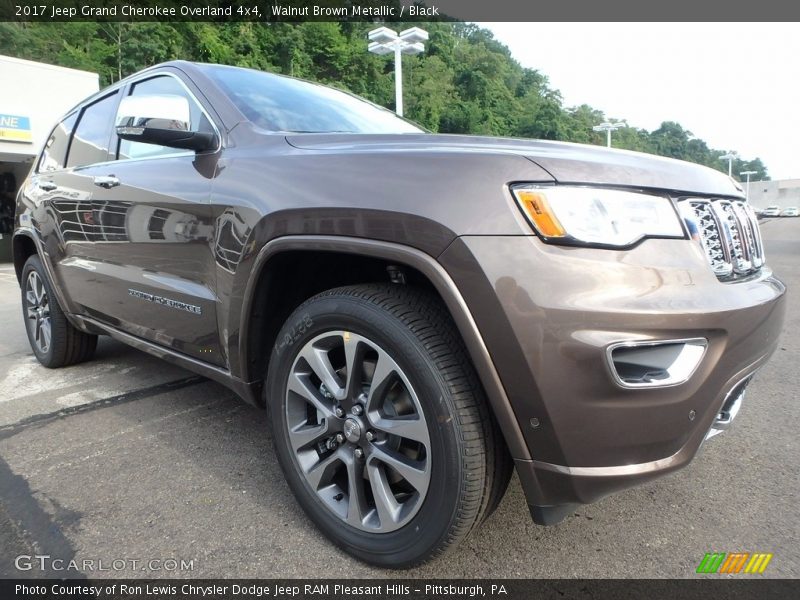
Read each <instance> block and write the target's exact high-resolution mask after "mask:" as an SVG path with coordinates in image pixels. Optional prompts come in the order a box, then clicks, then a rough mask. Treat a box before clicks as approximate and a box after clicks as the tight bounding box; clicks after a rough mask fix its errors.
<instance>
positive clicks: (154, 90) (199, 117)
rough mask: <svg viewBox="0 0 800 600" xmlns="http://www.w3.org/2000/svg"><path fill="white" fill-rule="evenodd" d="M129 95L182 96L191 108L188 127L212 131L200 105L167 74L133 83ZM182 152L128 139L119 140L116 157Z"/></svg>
mask: <svg viewBox="0 0 800 600" xmlns="http://www.w3.org/2000/svg"><path fill="white" fill-rule="evenodd" d="M130 95H131V96H182V97H184V98H186V99H187V100H188V101H189V108H190V110H191V123H190V124H189V128H190V129H191V130H192V131H206V132H213V131H214V129H213V128H212V127H211V123H209V121H208V118H207V117H206V116H205V115H204V114H203V111H202V110H201V109H200V105H199V104H197V101H196V100H195V99H194V98H193V97H192V95H191V94H189V93H188V92H187V91H186V89H184V87H183V86H182V85H181V84H180V83H179V82H178V81H177V80H176V79H175V78H174V77H167V76H164V75H162V76H160V77H153V78H152V79H145V80H144V81H141V82H139V83H136V84H134V86H133V88H132V89H131V94H130ZM176 152H182V150H178V149H175V148H168V147H167V146H156V145H155V144H143V143H142V142H132V141H130V140H120V142H119V152H118V154H117V158H118V159H120V160H123V159H126V158H144V157H151V156H162V155H164V154H175V153H176Z"/></svg>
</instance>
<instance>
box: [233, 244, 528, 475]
mask: <svg viewBox="0 0 800 600" xmlns="http://www.w3.org/2000/svg"><path fill="white" fill-rule="evenodd" d="M297 250H308V251H327V252H340V253H342V252H343V253H347V254H356V255H362V256H370V257H374V258H380V259H384V260H390V261H393V262H397V263H399V264H404V265H406V266H409V267H412V268H414V269H416V270H417V271H419V272H420V273H422V274H423V275H424V276H425V277H426V278H427V279H428V281H430V282H431V284H432V285H433V286H434V288H435V289H436V291H437V292H438V293H439V295H440V296H441V298H442V300H443V301H444V303H445V305H446V306H447V309H448V310H449V312H450V314H451V316H452V318H453V321H454V322H455V324H456V327H457V328H458V331H459V333H460V334H461V338H462V339H463V340H464V344H465V346H466V348H467V352H468V353H469V356H470V358H471V359H472V364H473V365H474V367H475V370H476V372H477V374H478V377H479V379H480V381H481V383H482V385H483V389H484V391H485V392H486V395H487V397H488V399H489V403H490V405H491V409H492V411H493V413H494V416H495V418H496V419H497V422H498V424H499V426H500V429H501V430H502V432H503V436H504V438H505V441H506V444H507V445H508V449H509V452H510V453H511V456H513V457H514V458H515V459H521V460H531V455H530V450H529V449H528V446H527V444H526V443H525V438H524V437H523V435H522V430H521V429H520V425H519V421H518V420H517V417H516V415H515V413H514V410H513V408H512V406H511V402H510V400H509V398H508V395H507V394H506V391H505V388H504V387H503V384H502V381H501V380H500V376H499V375H498V373H497V369H496V368H495V365H494V362H493V361H492V358H491V355H490V354H489V350H488V348H487V347H486V343H485V342H484V340H483V337H482V336H481V333H480V331H479V330H478V326H477V324H476V322H475V319H474V318H473V316H472V313H471V312H470V310H469V307H468V306H467V303H466V301H465V300H464V297H463V296H462V295H461V292H460V291H459V289H458V287H457V286H456V284H455V282H454V281H453V279H452V278H451V277H450V275H449V274H448V273H447V271H445V269H444V267H442V265H441V264H439V262H438V261H437V260H436V259H435V258H433V257H432V256H430V255H429V254H426V253H424V252H422V251H420V250H417V249H416V248H412V247H410V246H405V245H403V244H397V243H393V242H384V241H379V240H371V239H363V238H355V237H346V236H327V235H290V236H284V237H279V238H275V239H273V240H271V241H269V242H267V243H266V244H265V245H264V246H263V247H262V248H261V250H260V251H259V253H258V255H257V256H256V258H255V261H254V263H253V268H252V271H251V273H250V277H249V278H248V281H247V285H246V288H245V294H244V299H243V304H242V312H241V316H240V331H241V332H242V335H240V337H239V347H238V350H239V356H240V364H241V365H246V364H247V335H246V332H247V331H249V329H248V327H249V320H250V314H251V312H252V302H253V299H254V297H255V290H256V285H257V282H258V281H259V279H260V277H261V273H262V270H263V269H264V266H265V265H266V263H267V261H268V260H269V259H270V258H272V257H274V256H276V255H277V254H280V253H282V252H288V251H297ZM242 375H244V373H242Z"/></svg>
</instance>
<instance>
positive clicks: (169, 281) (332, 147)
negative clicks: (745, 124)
mask: <svg viewBox="0 0 800 600" xmlns="http://www.w3.org/2000/svg"><path fill="white" fill-rule="evenodd" d="M14 260H15V265H16V270H17V275H18V277H19V281H20V284H21V286H22V299H23V312H24V318H25V322H26V323H27V327H28V334H29V337H30V341H31V346H32V348H33V351H34V353H35V354H36V356H37V357H38V359H39V360H40V361H41V362H42V364H44V365H45V366H48V367H60V366H65V365H68V364H72V363H76V362H79V361H81V360H85V359H87V358H89V357H90V356H91V354H92V352H93V350H94V348H95V345H96V343H97V337H96V336H97V335H99V334H107V335H110V336H112V337H114V338H116V339H119V340H122V341H123V342H126V343H128V344H131V345H133V346H135V347H136V348H139V349H141V350H144V351H146V352H150V353H152V354H155V355H157V356H160V357H163V358H165V359H168V360H171V361H173V362H176V363H178V364H180V365H182V366H184V367H186V368H188V369H191V370H193V371H196V372H198V373H201V374H203V375H205V376H207V377H210V378H212V379H215V380H217V381H220V382H222V383H224V384H225V385H227V386H229V387H230V388H232V389H233V390H235V391H236V392H237V393H238V394H240V395H241V396H242V397H243V398H244V399H245V400H247V401H248V402H251V403H253V404H255V405H258V406H264V407H266V409H267V410H268V411H269V414H270V416H271V420H270V422H271V427H272V432H271V433H272V438H273V440H274V444H275V451H276V455H277V457H278V460H279V461H280V463H281V465H282V467H283V470H284V472H285V474H286V478H287V481H288V483H289V486H290V487H291V489H292V491H293V492H294V493H295V495H296V496H297V499H298V501H299V502H300V503H301V504H302V506H303V508H304V509H305V511H306V512H307V513H308V515H309V517H310V518H311V519H312V520H313V521H314V523H316V525H317V526H318V527H319V528H320V529H321V530H322V531H323V532H324V533H325V534H326V535H327V536H329V537H330V538H331V539H332V540H333V541H334V542H335V543H336V544H338V545H340V546H341V547H342V548H344V549H345V550H347V551H348V552H350V553H352V554H353V555H355V556H357V557H359V558H361V559H363V560H366V561H368V562H371V563H374V564H378V565H382V566H388V567H405V566H410V565H414V564H418V563H420V562H423V561H425V560H427V559H430V558H432V557H434V556H437V555H439V554H440V553H442V552H443V551H445V550H446V549H447V548H448V547H451V546H453V545H454V544H456V543H458V542H460V541H461V540H462V539H464V538H465V537H466V536H467V535H468V534H469V533H470V532H471V531H472V530H473V529H474V528H475V527H476V526H477V525H478V524H479V523H481V522H482V521H484V520H485V519H486V518H487V517H488V516H489V515H490V514H491V512H492V511H493V510H494V508H495V507H496V506H497V504H498V502H499V501H500V499H501V498H502V496H503V493H504V491H505V489H506V486H507V485H508V481H509V478H510V476H511V472H512V468H513V467H516V471H517V473H518V475H519V478H520V481H521V483H522V486H523V489H524V491H525V495H526V497H527V500H528V503H529V505H530V507H531V513H532V515H533V519H534V520H535V521H536V522H537V523H541V524H552V523H556V522H558V521H559V520H561V519H562V518H563V517H564V515H565V514H567V513H568V512H569V511H570V510H572V508H573V506H574V504H575V503H587V502H592V501H594V500H597V499H598V498H600V497H602V496H604V495H606V494H609V493H611V492H614V491H616V490H621V489H623V488H626V487H629V486H632V485H635V484H638V483H641V482H644V481H647V480H649V479H652V478H653V477H656V476H659V475H663V474H665V473H668V472H670V471H673V470H675V469H677V468H679V467H681V466H683V465H685V464H687V463H688V462H689V461H690V460H691V458H692V457H693V456H694V454H695V453H696V452H697V450H698V448H699V447H700V445H701V444H702V443H703V440H705V439H706V438H708V437H710V436H711V435H713V434H715V433H717V432H718V431H720V430H722V429H724V428H725V427H726V426H727V425H728V423H730V421H731V420H732V419H733V417H734V416H735V415H736V412H737V411H738V410H739V407H740V404H741V402H742V398H743V396H744V391H745V387H746V386H747V383H748V381H749V380H750V378H751V377H752V376H753V374H754V373H755V371H756V370H757V369H758V368H759V367H760V366H761V365H763V364H764V361H766V360H767V358H768V357H769V355H770V353H771V352H772V351H773V350H774V349H775V345H776V340H777V336H778V332H779V331H780V328H781V321H782V319H783V311H784V306H785V303H784V291H785V289H784V286H783V284H782V283H781V282H780V281H779V280H778V279H776V278H775V277H774V276H773V275H772V272H771V271H770V269H769V268H768V267H766V266H765V264H764V253H763V249H762V243H761V238H760V235H759V229H758V224H757V221H756V218H755V216H754V214H753V211H752V209H751V208H750V207H749V206H748V205H747V204H746V203H745V202H744V199H743V195H742V190H741V188H740V187H739V186H738V185H737V184H736V183H734V182H733V181H732V180H731V179H730V178H728V177H725V176H724V175H723V174H721V173H718V172H716V171H713V170H710V169H707V168H705V167H700V166H697V165H693V164H687V163H683V162H678V161H675V160H668V159H663V158H656V157H653V156H646V155H642V154H637V153H632V152H622V151H611V150H606V149H604V148H597V147H589V146H579V145H571V144H563V143H551V142H536V141H528V140H511V139H491V138H478V137H460V136H449V135H432V134H429V133H426V132H424V131H422V130H420V129H419V128H418V127H416V126H414V125H413V124H411V123H409V122H407V121H405V120H402V119H400V118H398V117H396V116H395V115H394V114H392V113H390V112H388V111H386V110H384V109H382V108H380V107H377V106H375V105H372V104H370V103H368V102H365V101H363V100H360V99H358V98H356V97H354V96H351V95H349V94H346V93H343V92H340V91H336V90H333V89H330V88H326V87H323V86H320V85H316V84H313V83H309V82H305V81H299V80H296V79H291V78H286V77H279V76H276V75H269V74H265V73H261V72H258V71H251V70H245V69H237V68H231V67H223V66H217V65H201V64H190V63H185V62H174V63H169V64H164V65H159V66H157V67H153V68H151V69H148V70H146V71H143V72H141V73H138V74H136V75H134V76H132V77H129V78H128V79H126V80H124V81H121V82H119V83H118V84H116V85H114V86H112V87H110V88H108V89H105V90H103V91H102V92H99V93H98V94H96V95H94V96H93V97H91V98H89V99H87V100H86V101H85V102H83V103H82V104H81V105H80V106H78V107H76V108H75V109H74V110H73V111H71V112H70V113H69V114H68V115H67V116H66V117H64V119H63V120H62V121H61V122H60V123H59V124H58V125H57V126H56V128H55V129H54V130H53V132H52V135H51V137H50V139H49V141H48V142H47V144H46V147H45V148H44V149H43V151H42V154H41V156H40V158H39V160H38V162H37V164H36V165H35V167H34V168H33V170H32V172H31V174H30V176H29V177H28V179H27V180H26V181H25V183H24V184H23V186H22V189H21V191H20V194H19V197H18V204H17V214H16V231H15V236H14Z"/></svg>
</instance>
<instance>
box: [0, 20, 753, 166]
mask: <svg viewBox="0 0 800 600" xmlns="http://www.w3.org/2000/svg"><path fill="white" fill-rule="evenodd" d="M414 25H422V26H423V27H424V28H425V29H427V30H428V32H429V33H430V40H429V41H428V43H427V45H426V51H425V53H424V54H423V55H418V56H410V57H405V58H404V59H403V60H404V62H403V66H404V69H403V76H404V84H405V85H404V91H405V106H406V114H407V116H408V117H409V118H411V119H412V120H415V121H417V122H418V123H420V124H421V125H423V126H424V127H426V128H428V129H430V130H431V131H434V132H443V133H472V134H483V135H498V136H517V137H534V138H541V139H550V140H563V141H571V142H580V143H585V144H598V145H602V144H604V143H605V134H603V133H598V132H595V131H593V129H592V128H593V127H594V126H595V125H598V124H600V123H602V122H603V121H606V120H607V117H606V115H604V114H603V113H602V112H601V111H599V110H597V109H594V108H592V107H590V106H587V105H585V104H584V105H581V106H577V107H565V106H564V104H563V101H562V98H561V95H560V94H559V93H558V91H557V90H554V89H552V88H551V87H550V84H549V81H548V79H547V77H546V76H545V75H543V74H542V73H540V72H538V71H536V70H533V69H526V68H523V67H522V66H520V65H519V63H517V62H516V61H515V60H514V59H513V58H512V56H511V53H510V52H509V50H508V48H507V47H505V46H504V45H503V44H501V43H500V42H498V41H497V40H495V39H494V37H493V36H492V33H491V32H490V31H488V30H486V29H481V28H480V27H478V26H476V25H474V24H466V23H424V24H418V23H394V24H392V27H395V28H397V27H399V28H401V29H403V28H405V27H413V26H414ZM373 27H375V24H374V23H324V22H307V23H299V24H288V23H263V24H259V23H249V22H242V23H228V22H226V23H202V22H196V23H195V22H192V23H145V22H142V23H123V22H109V23H80V22H76V23H0V54H7V55H11V56H16V57H19V58H27V59H31V60H37V61H42V62H47V63H53V64H57V65H63V66H66V67H73V68H77V69H85V70H88V71H94V72H96V73H99V75H100V79H101V83H102V84H103V85H108V84H110V83H113V82H114V81H117V80H119V79H120V78H122V77H125V76H127V75H129V74H131V73H134V72H136V71H138V70H140V69H142V68H144V67H148V66H151V65H154V64H157V63H160V62H163V61H167V60H173V59H184V60H193V61H201V62H215V63H224V64H231V65H237V66H242V67H251V68H256V69H263V70H266V71H273V72H277V73H283V74H286V75H292V76H294V77H302V78H305V79H310V80H314V81H321V82H323V83H326V84H329V85H333V86H335V87H338V88H342V89H346V90H350V91H352V92H354V93H356V94H358V95H360V96H364V97H365V98H367V99H369V100H372V101H373V102H376V103H378V104H381V105H383V106H387V107H389V108H394V80H393V77H394V71H393V61H392V60H391V58H390V57H380V56H375V55H373V54H369V53H368V52H367V51H366V46H367V35H366V34H367V32H368V31H369V30H370V29H372V28H373ZM613 138H614V146H615V147H617V148H625V149H628V150H637V151H640V152H650V153H653V154H659V155H662V156H669V157H672V158H680V159H683V160H689V161H693V162H696V163H700V164H704V165H707V166H710V167H714V168H716V169H719V170H721V171H724V172H727V162H726V161H722V160H720V158H719V156H720V155H721V154H724V152H723V151H720V150H716V149H713V148H709V147H708V145H707V144H706V142H704V141H703V140H700V139H697V138H695V137H694V136H693V135H692V133H691V132H690V131H687V130H685V129H684V128H683V127H681V125H680V124H678V123H674V122H670V121H666V122H664V123H662V124H661V127H659V128H658V129H656V130H655V131H651V132H648V131H646V130H644V129H637V128H633V127H623V128H621V129H619V130H618V131H616V132H614V134H613ZM744 170H753V171H756V172H757V174H756V175H754V176H753V179H754V180H758V179H768V176H767V169H766V167H765V166H764V164H763V163H762V162H761V160H760V159H758V158H755V159H753V160H750V161H745V160H742V159H737V160H736V161H734V165H733V172H734V174H738V173H739V172H741V171H744Z"/></svg>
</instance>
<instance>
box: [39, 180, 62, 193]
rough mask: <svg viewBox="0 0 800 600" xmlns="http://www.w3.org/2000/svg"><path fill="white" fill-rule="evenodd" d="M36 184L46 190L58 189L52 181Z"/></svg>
mask: <svg viewBox="0 0 800 600" xmlns="http://www.w3.org/2000/svg"><path fill="white" fill-rule="evenodd" d="M36 185H37V187H38V188H39V189H40V190H42V191H45V192H52V191H54V190H56V189H58V186H57V185H56V184H55V183H53V182H52V181H40V182H38V183H37V184H36Z"/></svg>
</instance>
